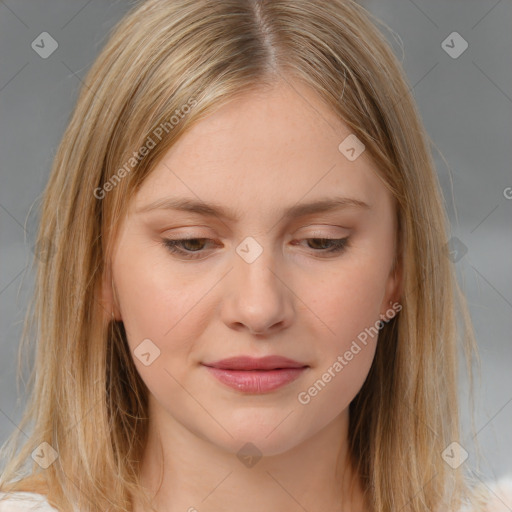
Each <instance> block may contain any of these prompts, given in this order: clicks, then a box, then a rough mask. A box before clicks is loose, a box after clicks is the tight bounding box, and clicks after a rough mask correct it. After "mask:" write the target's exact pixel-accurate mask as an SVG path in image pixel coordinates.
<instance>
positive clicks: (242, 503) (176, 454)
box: [133, 410, 365, 512]
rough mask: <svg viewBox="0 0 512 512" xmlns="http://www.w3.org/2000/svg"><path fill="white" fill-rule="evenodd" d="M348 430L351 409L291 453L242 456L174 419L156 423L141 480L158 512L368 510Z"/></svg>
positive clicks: (137, 506) (140, 511) (136, 511)
mask: <svg viewBox="0 0 512 512" xmlns="http://www.w3.org/2000/svg"><path fill="white" fill-rule="evenodd" d="M150 417H151V416H150ZM156 427H158V428H156ZM157 432H160V433H161V434H160V435H159V434H158V433H157ZM347 433H348V410H347V411H346V412H344V413H342V414H341V415H340V416H338V417H336V418H335V419H334V420H333V421H332V422H331V423H329V424H328V425H327V426H326V427H325V428H324V429H323V430H321V431H319V432H316V433H315V434H314V435H313V436H312V437H310V438H309V439H307V440H305V441H304V442H302V443H301V444H300V445H297V446H295V447H294V448H293V449H291V450H288V451H286V452H284V453H280V454H278V455H274V456H267V457H266V456H264V457H261V458H260V459H259V460H257V458H255V459H250V458H247V459H244V460H243V461H241V460H240V459H239V457H237V454H236V453H232V452H229V451H226V450H224V449H223V448H222V447H219V446H217V445H215V444H213V443H211V442H209V441H208V440H206V439H204V438H201V437H198V436H197V435H195V434H194V433H192V432H190V431H189V430H188V429H187V428H185V427H184V426H183V425H182V424H180V423H179V422H175V421H170V422H169V421H166V424H165V427H164V425H158V426H157V425H154V424H153V425H152V427H150V432H149V436H148V443H147V446H146V449H145V453H144V457H143V463H142V468H141V483H142V485H143V486H144V487H145V489H146V490H147V491H148V492H149V494H150V496H152V497H153V504H154V506H155V508H156V510H158V512H178V511H179V512H183V511H187V512H208V511H218V510H223V511H224V512H231V511H233V512H234V511H239V510H245V511H261V510H275V511H287V512H304V510H307V511H310V512H313V511H317V510H322V511H331V512H340V511H342V512H355V511H357V512H359V511H363V510H365V508H364V507H363V498H362V490H361V485H360V481H359V479H358V478H357V475H356V474H355V473H354V471H353V468H352V466H351V464H350V457H349V456H348V445H347V439H348V437H347ZM163 440H165V442H162V441H163ZM241 445H243V443H241ZM160 479H161V483H160ZM134 505H135V506H134V509H133V511H134V512H143V508H142V506H141V505H140V504H138V503H137V502H135V503H134Z"/></svg>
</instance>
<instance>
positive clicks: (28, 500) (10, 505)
mask: <svg viewBox="0 0 512 512" xmlns="http://www.w3.org/2000/svg"><path fill="white" fill-rule="evenodd" d="M0 512H58V511H57V509H55V508H53V507H52V506H50V504H49V503H48V501H47V500H46V496H44V495H42V494H38V493H35V492H25V491H18V492H11V493H6V492H0Z"/></svg>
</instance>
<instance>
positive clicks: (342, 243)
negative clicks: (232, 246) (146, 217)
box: [163, 237, 348, 259]
mask: <svg viewBox="0 0 512 512" xmlns="http://www.w3.org/2000/svg"><path fill="white" fill-rule="evenodd" d="M197 240H211V239H210V238H180V239H176V240H172V239H167V238H166V239H164V240H163V245H164V246H165V247H166V248H167V249H168V250H169V251H170V252H171V253H174V254H180V255H182V256H184V257H185V258H187V259H197V258H198V257H199V256H200V255H202V254H203V252H202V251H201V250H199V251H184V250H183V249H179V248H178V247H177V246H178V245H179V244H182V243H184V242H191V241H197ZM304 240H322V241H324V242H328V243H330V242H332V243H333V244H334V246H333V247H332V248H331V249H327V250H325V249H320V250H314V252H317V253H320V254H339V253H343V252H344V251H345V249H346V248H347V246H348V237H346V238H304ZM196 254H197V256H196Z"/></svg>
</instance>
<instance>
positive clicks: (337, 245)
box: [295, 237, 348, 254]
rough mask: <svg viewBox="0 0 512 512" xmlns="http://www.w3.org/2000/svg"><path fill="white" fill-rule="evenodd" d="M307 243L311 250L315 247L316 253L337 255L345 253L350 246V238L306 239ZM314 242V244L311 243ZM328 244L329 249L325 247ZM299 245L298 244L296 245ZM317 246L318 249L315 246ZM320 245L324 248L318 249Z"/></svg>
mask: <svg viewBox="0 0 512 512" xmlns="http://www.w3.org/2000/svg"><path fill="white" fill-rule="evenodd" d="M304 240H305V241H307V242H308V247H310V248H311V245H313V247H312V248H313V249H315V251H314V252H317V253H321V254H325V253H328V254H336V253H340V252H343V251H344V250H345V249H346V247H347V244H348V237H346V238H305V239H304ZM311 241H313V244H311V243H310V242H311ZM326 244H327V247H325V245H326ZM295 245H297V244H295ZM315 245H316V246H317V247H316V248H315V247H314V246H315ZM318 245H320V246H322V247H320V248H318Z"/></svg>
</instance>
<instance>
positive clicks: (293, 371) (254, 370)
mask: <svg viewBox="0 0 512 512" xmlns="http://www.w3.org/2000/svg"><path fill="white" fill-rule="evenodd" d="M203 364H204V366H206V368H207V369H208V371H209V372H210V373H212V375H213V376H214V377H216V378H217V379H218V380H219V381H220V382H222V383H224V384H226V385H227V386H229V387H231V388H233V389H236V390H238V391H244V392H246V393H267V392H269V391H273V390H274V389H277V388H280V387H282V386H284V385H285V384H288V383H289V382H292V381H294V380H295V379H297V378H298V377H299V376H300V375H301V374H302V373H303V372H304V371H305V370H306V369H307V368H308V365H305V364H302V363H299V362H297V361H294V360H293V359H288V358H286V357H281V356H267V357H261V358H254V357H248V356H240V357H231V358H228V359H222V360H220V361H215V362H213V363H203Z"/></svg>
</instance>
